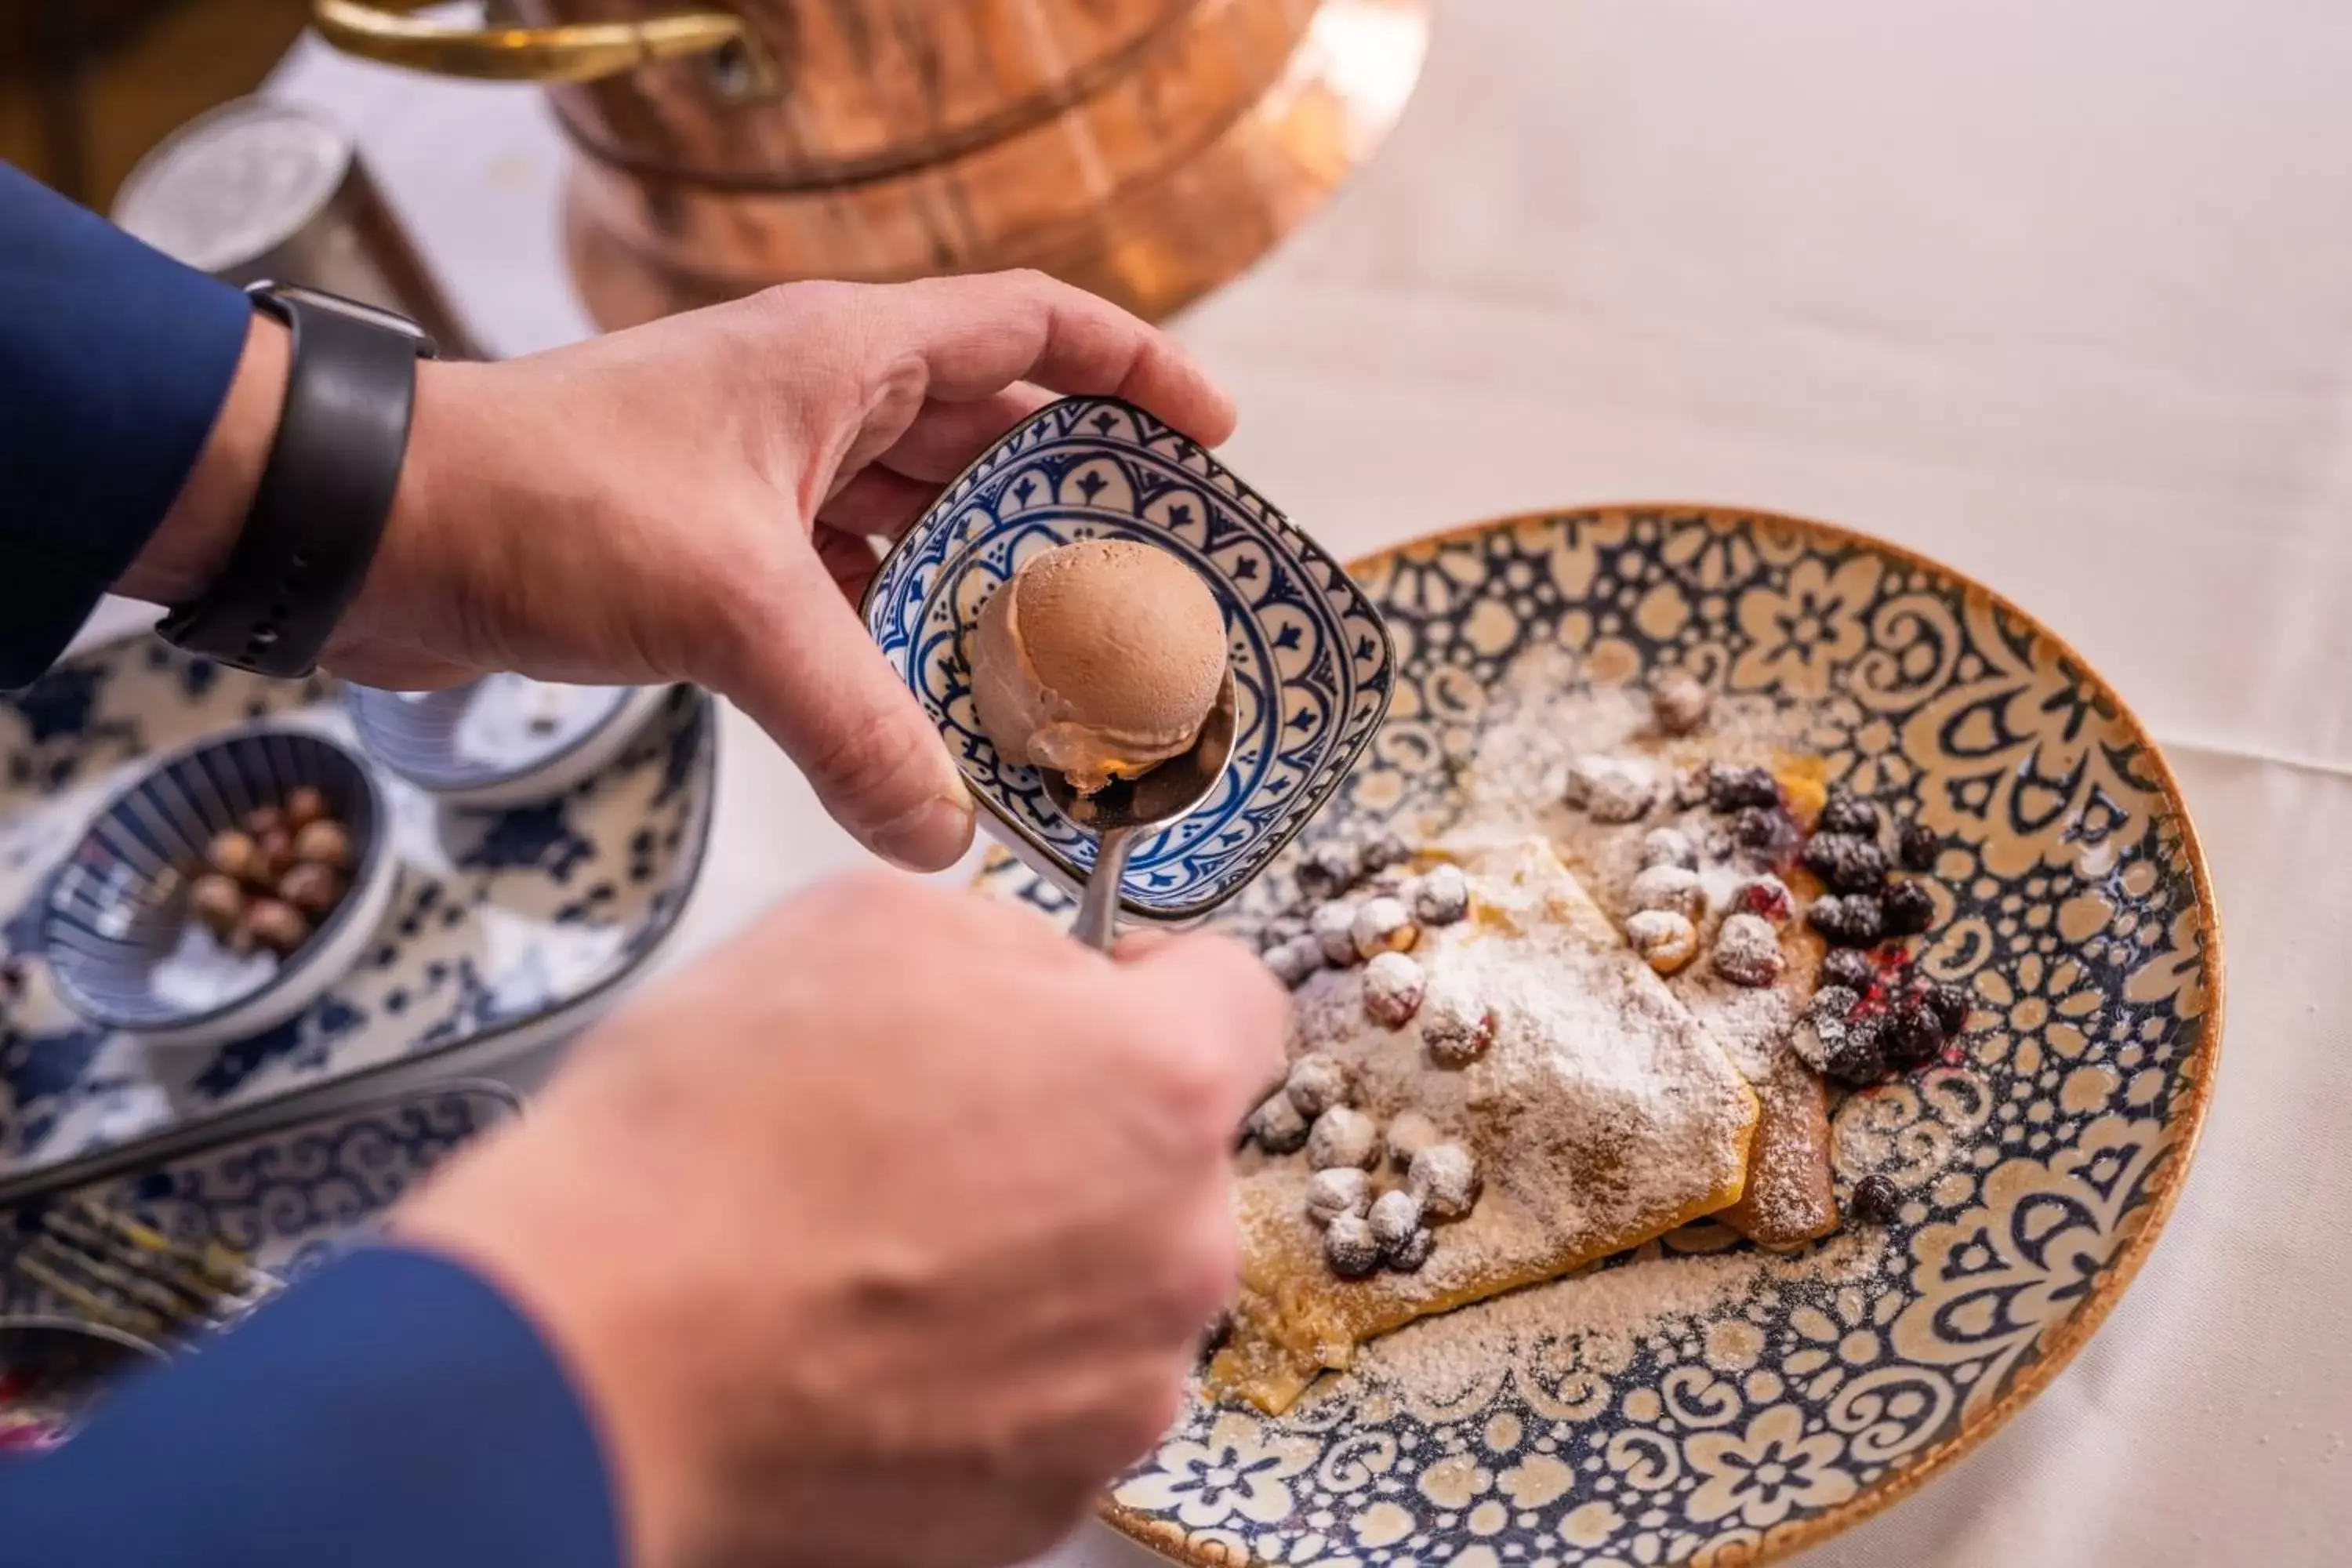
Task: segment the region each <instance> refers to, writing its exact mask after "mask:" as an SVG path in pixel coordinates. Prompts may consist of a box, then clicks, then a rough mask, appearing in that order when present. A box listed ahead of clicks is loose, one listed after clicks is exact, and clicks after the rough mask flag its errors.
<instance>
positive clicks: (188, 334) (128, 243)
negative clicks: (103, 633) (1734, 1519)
mask: <svg viewBox="0 0 2352 1568" xmlns="http://www.w3.org/2000/svg"><path fill="white" fill-rule="evenodd" d="M248 317H249V309H248V307H247V304H246V301H245V298H244V296H243V295H241V294H240V293H238V292H237V290H236V289H232V288H230V287H229V286H228V285H227V284H226V283H220V282H216V281H215V280H214V279H210V278H207V277H205V275H204V274H203V273H201V272H197V271H194V270H193V269H191V268H186V267H183V266H181V265H180V264H179V263H178V262H176V261H173V260H172V259H171V258H168V257H166V256H164V255H163V253H161V252H160V251H156V250H152V249H150V248H149V247H146V246H144V245H142V244H141V243H140V242H139V241H137V240H135V239H133V238H131V237H130V236H129V235H127V234H124V233H123V232H122V231H121V229H119V228H116V227H115V226H113V225H111V224H110V223H107V222H106V221H105V220H103V219H101V218H100V217H98V216H96V215H94V214H92V213H89V212H86V211H84V210H83V209H82V208H80V207H78V206H76V205H74V204H73V203H71V202H69V201H68V200H66V199H65V198H64V197H63V196H60V195H57V194H55V193H54V192H52V191H50V190H48V189H47V187H45V186H43V185H41V184H37V183H36V182H35V181H34V180H32V179H31V178H29V177H28V176H26V175H25V174H21V173H19V172H18V171H16V170H15V169H12V168H10V167H9V166H8V165H7V164H5V163H0V690H13V689H16V687H19V686H24V685H27V684H29V683H30V682H31V681H32V680H33V679H35V678H36V677H37V676H38V675H39V674H40V673H41V671H43V670H44V669H46V668H48V665H49V661H50V660H51V659H54V658H57V656H58V653H59V652H61V651H62V650H63V649H64V647H65V646H66V644H67V643H68V642H70V641H71V640H72V639H73V635H74V633H75V632H77V631H79V629H80V627H81V623H82V622H83V621H84V620H85V619H87V618H88V617H89V612H90V609H91V608H92V606H94V605H96V604H97V603H98V599H99V595H101V594H103V593H105V592H106V591H107V589H108V588H109V587H110V586H111V585H112V584H113V583H114V581H115V579H116V578H118V577H120V576H121V574H122V570H123V568H124V567H126V566H128V565H130V564H131V560H132V558H133V557H135V556H136V555H137V554H138V553H139V552H140V550H141V549H142V547H144V546H145V544H146V542H147V541H148V538H149V537H150V536H151V535H152V534H153V533H154V531H155V529H156V527H157V525H158V524H160V523H161V522H162V521H163V513H164V512H165V511H166V510H169V509H170V507H171V504H172V499H173V497H174V496H176V495H178V494H179V492H180V484H181V481H182V480H184V479H186V478H187V474H188V470H189V469H190V468H193V467H194V464H195V460H196V454H197V453H198V452H200V451H201V450H203V448H204V444H205V437H206V436H208V435H209V434H211V431H212V427H213V419H214V416H215V415H217V414H218V413H219V412H220V406H221V403H222V400H223V399H224V398H226V396H227V395H228V385H229V381H230V378H231V377H232V376H234V375H235V374H236V362H237V356H238V354H239V353H242V352H243V350H244V347H245V334H246V328H247V321H248Z"/></svg>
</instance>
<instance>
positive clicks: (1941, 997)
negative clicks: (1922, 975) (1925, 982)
mask: <svg viewBox="0 0 2352 1568" xmlns="http://www.w3.org/2000/svg"><path fill="white" fill-rule="evenodd" d="M1921 999H1922V1000H1923V1001H1925V1002H1926V1003H1927V1010H1928V1011H1929V1012H1931V1013H1933V1014H1935V1015H1936V1022H1937V1023H1939V1024H1941V1025H1943V1026H1944V1033H1945V1034H1947V1035H1957V1034H1958V1033H1960V1032H1961V1031H1962V1030H1964V1029H1966V1028H1967V1027H1968V1026H1969V994H1968V993H1967V992H1965V991H1963V990H1961V989H1960V988H1959V987H1958V986H1957V985H1930V986H1929V987H1927V991H1926V993H1925V994H1923V996H1922V998H1921Z"/></svg>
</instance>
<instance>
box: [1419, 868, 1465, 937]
mask: <svg viewBox="0 0 2352 1568" xmlns="http://www.w3.org/2000/svg"><path fill="white" fill-rule="evenodd" d="M1469 912H1470V879H1468V878H1467V877H1465V876H1464V875H1463V874H1462V868H1461V867H1459V866H1432V867H1431V868H1429V869H1428V870H1426V871H1423V873H1422V874H1421V876H1420V877H1419V878H1418V879H1416V880H1415V881H1414V882H1413V884H1412V915H1413V919H1415V920H1417V921H1420V922H1421V923H1422V924H1423V925H1431V926H1450V925H1452V924H1453V923H1454V921H1458V920H1461V919H1462V918H1463V917H1464V916H1465V915H1467V914H1468V913H1469Z"/></svg>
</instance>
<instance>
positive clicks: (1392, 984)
mask: <svg viewBox="0 0 2352 1568" xmlns="http://www.w3.org/2000/svg"><path fill="white" fill-rule="evenodd" d="M1426 984H1427V983H1426V980H1425V979H1424V977H1423V974H1422V972H1421V965H1420V964H1418V963H1414V962H1413V961H1412V959H1411V958H1410V957H1408V956H1406V955H1405V954H1404V953H1402V952H1376V953H1374V954H1373V955H1372V958H1371V962H1370V963H1367V964H1365V965H1364V1011H1365V1012H1366V1013H1368V1014H1370V1016H1371V1017H1372V1020H1373V1022H1375V1023H1378V1024H1383V1025H1386V1026H1388V1027H1389V1028H1391V1029H1402V1028H1403V1027H1404V1026H1405V1025H1407V1024H1408V1023H1410V1022H1412V1016H1413V1014H1414V1013H1415V1012H1416V1011H1417V1010H1419V1008H1420V1006H1421V995H1422V992H1423V988H1424V986H1425V985H1426Z"/></svg>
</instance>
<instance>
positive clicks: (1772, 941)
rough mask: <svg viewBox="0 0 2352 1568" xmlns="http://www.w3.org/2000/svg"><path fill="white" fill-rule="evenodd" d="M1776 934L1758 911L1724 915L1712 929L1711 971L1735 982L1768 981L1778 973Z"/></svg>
mask: <svg viewBox="0 0 2352 1568" xmlns="http://www.w3.org/2000/svg"><path fill="white" fill-rule="evenodd" d="M1781 963H1782V960H1781V957H1780V933H1779V932H1778V931H1774V930H1773V929H1772V925H1771V922H1770V921H1767V920H1766V919H1765V918H1764V917H1763V916H1761V915H1751V914H1748V913H1746V912H1744V911H1743V912H1741V913H1738V914H1731V915H1726V916H1725V917H1724V918H1723V929H1721V930H1720V931H1717V932H1716V933H1715V972H1716V973H1717V974H1720V975H1722V976H1723V977H1724V978H1725V979H1726V980H1728V981H1730V982H1732V983H1733V984H1736V985H1769V984H1772V982H1774V981H1775V980H1778V979H1779V978H1780V968H1781Z"/></svg>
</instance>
